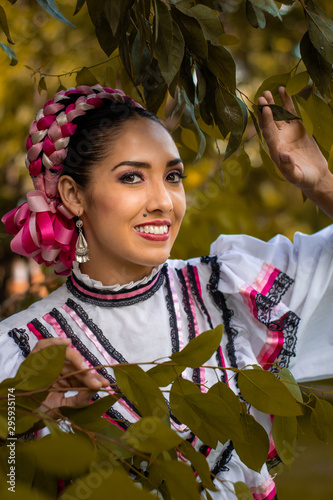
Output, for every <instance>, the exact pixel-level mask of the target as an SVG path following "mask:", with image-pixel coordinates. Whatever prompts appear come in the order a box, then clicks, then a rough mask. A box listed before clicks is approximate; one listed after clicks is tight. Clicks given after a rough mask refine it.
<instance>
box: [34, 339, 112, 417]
mask: <svg viewBox="0 0 333 500" xmlns="http://www.w3.org/2000/svg"><path fill="white" fill-rule="evenodd" d="M51 345H65V346H67V348H66V355H65V363H64V367H63V369H62V371H61V373H60V375H59V377H58V378H57V380H56V381H55V383H54V384H53V386H52V389H62V390H61V392H56V391H55V392H54V391H52V392H50V393H49V395H48V396H47V397H46V399H45V400H44V401H43V403H42V405H41V406H40V407H39V411H42V412H43V413H48V414H51V415H53V412H52V409H54V408H59V407H61V406H85V405H87V404H88V403H89V402H90V400H91V398H92V396H93V395H94V394H96V392H97V391H99V390H100V389H101V388H102V387H108V386H109V385H110V382H109V381H108V380H107V379H105V378H104V377H102V375H100V374H99V373H97V372H96V371H94V372H92V371H91V370H89V369H88V368H89V367H88V365H87V363H86V361H85V360H84V358H83V356H81V354H80V353H79V352H77V351H76V350H74V349H73V348H72V347H71V341H70V339H60V338H52V339H45V340H40V341H39V342H37V344H36V345H35V347H34V348H33V350H32V351H31V352H32V353H33V352H38V351H41V350H42V349H45V347H49V346H51ZM80 370H86V371H81V373H75V374H74V375H71V374H72V373H73V372H77V371H80ZM63 377H65V378H63ZM83 386H84V387H86V388H88V389H89V390H84V391H78V393H77V394H75V395H74V396H71V397H68V398H66V397H65V394H66V391H64V390H63V389H67V390H68V391H70V390H71V389H72V387H83Z"/></svg>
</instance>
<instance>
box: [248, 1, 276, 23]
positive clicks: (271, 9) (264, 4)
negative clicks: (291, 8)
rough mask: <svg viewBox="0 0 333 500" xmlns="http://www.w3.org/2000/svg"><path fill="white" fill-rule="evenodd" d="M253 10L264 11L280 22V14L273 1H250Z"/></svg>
mask: <svg viewBox="0 0 333 500" xmlns="http://www.w3.org/2000/svg"><path fill="white" fill-rule="evenodd" d="M250 1H251V3H252V5H253V7H254V8H256V7H257V8H258V9H261V10H264V11H265V12H267V13H268V14H271V15H272V16H274V17H278V18H279V19H280V21H282V17H281V14H280V12H279V9H278V7H277V5H276V3H275V2H274V0H250Z"/></svg>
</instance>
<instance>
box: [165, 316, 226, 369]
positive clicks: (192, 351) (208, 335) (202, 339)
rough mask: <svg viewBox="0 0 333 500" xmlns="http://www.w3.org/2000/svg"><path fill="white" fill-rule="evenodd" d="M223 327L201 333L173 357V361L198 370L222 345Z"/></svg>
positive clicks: (219, 326)
mask: <svg viewBox="0 0 333 500" xmlns="http://www.w3.org/2000/svg"><path fill="white" fill-rule="evenodd" d="M222 333H223V325H218V326H217V327H216V328H214V330H208V331H206V332H202V333H200V335H198V337H195V338H194V339H192V340H190V342H189V343H188V344H187V345H186V346H185V347H184V349H182V350H181V351H180V352H175V353H173V354H172V355H171V360H172V361H173V362H174V363H178V365H181V366H189V367H190V368H198V367H199V366H202V365H203V364H204V363H205V362H206V361H208V360H209V359H210V358H211V357H212V356H213V354H214V353H215V351H216V350H217V349H218V347H219V346H220V344H221V340H222Z"/></svg>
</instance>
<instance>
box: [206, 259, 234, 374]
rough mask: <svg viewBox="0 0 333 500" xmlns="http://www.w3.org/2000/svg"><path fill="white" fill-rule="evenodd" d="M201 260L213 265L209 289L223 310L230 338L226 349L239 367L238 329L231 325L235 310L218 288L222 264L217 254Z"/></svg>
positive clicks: (232, 362)
mask: <svg viewBox="0 0 333 500" xmlns="http://www.w3.org/2000/svg"><path fill="white" fill-rule="evenodd" d="M201 262H202V263H203V264H207V265H210V266H211V269H212V273H211V276H210V278H209V283H208V285H207V290H208V291H209V293H210V295H211V297H212V298H213V300H214V302H215V304H216V305H217V307H218V308H219V309H220V311H222V319H223V323H224V331H225V333H226V335H227V338H228V341H227V345H226V349H227V354H228V358H229V361H230V365H231V366H232V367H233V368H238V365H237V357H236V350H235V343H234V339H235V337H236V336H237V335H238V331H237V330H236V329H235V328H233V327H232V326H231V325H230V322H231V318H232V316H233V315H234V311H233V310H232V309H229V308H228V307H227V304H226V300H225V297H224V295H223V293H222V292H221V291H220V290H218V288H217V286H218V282H219V279H220V266H219V265H218V262H217V257H216V256H212V257H210V256H208V257H201Z"/></svg>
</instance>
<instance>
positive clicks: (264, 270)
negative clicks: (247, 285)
mask: <svg viewBox="0 0 333 500" xmlns="http://www.w3.org/2000/svg"><path fill="white" fill-rule="evenodd" d="M279 273H280V270H279V269H277V268H276V267H274V266H272V265H271V264H268V263H267V262H264V264H263V265H262V267H261V269H260V272H259V274H258V276H257V277H256V279H255V280H254V282H253V284H252V286H253V288H255V289H256V290H257V291H258V292H259V293H262V294H263V295H266V293H267V292H268V291H269V290H270V288H271V286H272V284H273V282H274V280H275V278H276V277H277V275H278V274H279Z"/></svg>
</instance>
